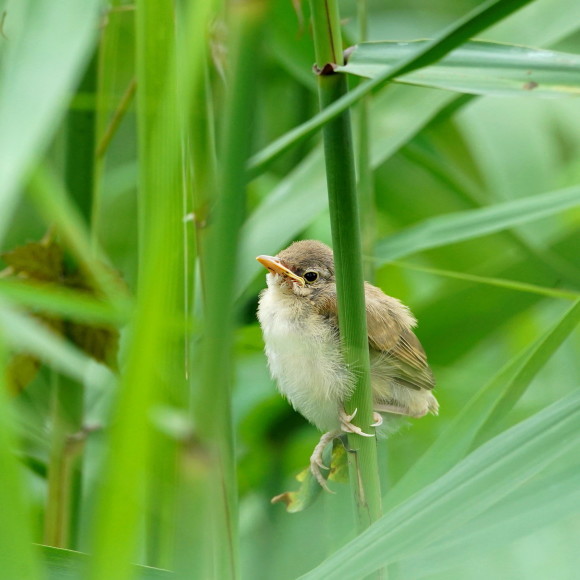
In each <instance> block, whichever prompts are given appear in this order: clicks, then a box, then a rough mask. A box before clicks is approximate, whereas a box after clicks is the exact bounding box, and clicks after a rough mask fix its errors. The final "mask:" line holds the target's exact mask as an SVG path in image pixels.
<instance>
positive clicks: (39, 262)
mask: <svg viewBox="0 0 580 580" xmlns="http://www.w3.org/2000/svg"><path fill="white" fill-rule="evenodd" d="M1 257H2V259H3V260H4V261H5V262H6V264H7V265H8V266H10V267H11V268H12V269H13V271H14V273H15V274H18V275H20V276H22V277H24V278H30V279H32V280H41V281H45V282H56V281H58V280H59V279H60V278H61V276H62V250H61V248H60V247H59V246H58V244H56V243H55V242H54V241H53V240H47V241H42V242H30V243H28V244H25V245H24V246H18V247H17V248H14V249H13V250H10V251H8V252H4V253H3V254H1Z"/></svg>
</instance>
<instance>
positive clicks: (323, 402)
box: [256, 240, 439, 489]
mask: <svg viewBox="0 0 580 580" xmlns="http://www.w3.org/2000/svg"><path fill="white" fill-rule="evenodd" d="M256 259H257V260H258V261H259V262H260V263H261V264H262V265H263V266H265V267H266V268H267V269H268V270H269V273H268V274H267V275H266V282H267V284H268V287H267V288H266V289H265V290H263V291H262V292H261V294H260V301H259V306H258V319H259V321H260V325H261V327H262V332H263V335H264V342H265V345H266V346H265V351H266V356H267V358H268V365H269V367H270V372H271V374H272V376H273V378H274V379H275V380H276V382H277V384H278V388H279V390H280V392H281V393H282V394H283V395H284V396H285V397H286V398H287V399H288V400H289V401H290V403H291V404H292V406H293V407H294V408H295V409H296V410H297V411H298V412H299V413H301V414H302V415H303V416H304V417H306V419H308V421H310V422H311V423H313V424H314V425H315V426H316V427H317V428H318V429H320V430H321V431H324V432H325V433H324V435H323V436H322V437H321V439H320V442H319V443H318V445H317V446H316V447H315V449H314V452H313V454H312V457H311V458H310V469H311V471H312V473H313V475H314V476H315V477H316V479H317V480H318V482H319V483H320V484H321V485H322V486H323V487H324V488H325V489H328V488H327V487H326V482H325V480H324V478H323V477H322V474H321V472H320V468H323V469H328V468H327V467H326V466H325V465H324V464H323V462H322V452H323V450H324V448H325V446H326V445H327V444H328V443H329V442H330V441H332V440H333V439H334V438H336V437H338V436H339V435H340V434H341V432H349V433H358V434H359V435H367V436H372V435H369V434H367V433H365V432H364V431H363V430H361V429H360V428H359V427H357V426H355V425H353V424H352V423H351V420H352V418H353V417H354V415H350V416H349V415H347V414H346V412H345V410H344V402H345V401H346V400H348V399H349V397H350V396H351V394H352V392H353V390H354V386H355V378H354V377H353V374H352V372H351V371H349V369H348V368H347V366H346V364H345V362H344V359H343V355H342V348H341V342H340V334H339V326H338V325H339V321H338V308H337V301H336V280H335V275H334V257H333V253H332V250H331V249H330V248H329V247H328V246H326V245H325V244H323V243H322V242H319V241H316V240H305V241H301V242H295V243H293V244H292V245H291V246H289V247H288V248H286V249H285V250H283V251H282V252H280V253H279V254H278V255H277V256H258V257H257V258H256ZM365 301H366V313H367V327H368V338H369V350H370V362H371V386H372V394H373V409H374V411H375V413H374V423H373V424H372V426H373V427H376V426H379V425H381V424H382V422H383V414H386V415H388V414H396V415H406V416H409V417H422V416H423V415H425V414H427V413H428V412H431V413H433V414H437V412H438V409H439V405H438V403H437V399H435V397H434V396H433V394H432V392H431V390H432V389H433V387H434V386H435V381H434V379H433V374H432V372H431V369H430V368H429V365H428V364H427V358H426V356H425V351H424V350H423V347H422V346H421V343H420V342H419V340H418V339H417V337H416V336H415V335H414V334H413V331H412V328H413V327H414V326H415V325H416V323H417V321H416V320H415V318H414V317H413V315H412V314H411V312H410V311H409V309H408V308H407V307H406V306H405V305H403V304H402V303H401V302H400V301H399V300H397V299H396V298H392V297H391V296H387V295H386V294H385V293H384V292H383V291H382V290H381V289H380V288H377V287H376V286H372V285H371V284H369V283H368V282H365Z"/></svg>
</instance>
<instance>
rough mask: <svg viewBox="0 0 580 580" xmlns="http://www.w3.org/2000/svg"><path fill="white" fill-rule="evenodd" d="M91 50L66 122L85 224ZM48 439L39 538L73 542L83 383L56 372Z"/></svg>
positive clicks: (76, 197)
mask: <svg viewBox="0 0 580 580" xmlns="http://www.w3.org/2000/svg"><path fill="white" fill-rule="evenodd" d="M96 81H97V66H96V53H95V54H94V55H93V57H92V58H91V60H90V61H89V63H88V66H87V69H86V71H85V73H84V75H83V77H82V79H81V81H80V83H79V86H78V88H77V92H76V97H77V99H76V100H77V103H78V105H79V107H78V108H76V109H72V110H71V111H70V112H69V114H68V118H67V125H66V158H65V180H66V181H65V183H66V189H67V191H68V193H69V195H70V196H71V198H72V200H73V201H74V203H75V205H76V206H77V208H78V209H79V214H80V215H81V216H82V218H83V220H84V222H85V224H86V225H87V226H88V225H89V224H90V223H91V210H92V206H93V202H92V194H93V183H94V176H95V129H96V124H95V123H96V115H95V90H96ZM52 378H53V380H52V386H51V387H52V391H53V392H52V408H51V424H52V440H51V452H50V460H49V465H48V493H47V506H46V516H45V526H44V542H45V543H46V544H47V545H49V546H55V547H59V548H76V547H77V538H76V532H77V531H78V523H79V522H78V518H79V511H80V497H81V471H80V465H81V462H80V453H79V449H80V447H78V446H74V452H73V449H72V447H71V446H70V445H69V444H68V441H69V440H70V437H71V436H73V435H74V434H75V433H77V432H79V431H80V430H81V429H82V425H83V417H84V388H83V385H81V384H80V383H78V382H77V381H72V380H70V379H68V378H66V377H64V376H62V375H60V374H58V373H56V372H53V375H52Z"/></svg>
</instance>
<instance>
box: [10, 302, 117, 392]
mask: <svg viewBox="0 0 580 580" xmlns="http://www.w3.org/2000/svg"><path fill="white" fill-rule="evenodd" d="M0 326H1V327H2V328H3V329H4V330H3V331H4V336H5V340H6V342H7V344H8V345H10V346H11V347H12V348H13V349H14V350H16V351H23V352H26V353H29V354H32V355H34V356H35V357H37V358H38V359H40V360H41V361H44V362H45V363H47V364H50V365H52V366H53V367H54V368H56V369H57V370H59V371H60V372H62V373H64V374H66V375H68V376H69V377H71V378H73V379H76V380H77V381H81V382H85V381H87V380H96V382H97V383H98V384H101V381H103V380H105V379H106V378H107V377H109V376H110V373H109V371H107V370H106V369H105V367H100V369H101V371H102V372H101V373H99V375H98V376H97V377H96V376H95V375H94V373H93V372H92V371H91V372H89V369H90V367H91V366H92V365H93V364H94V363H93V361H92V360H91V359H90V358H89V357H88V356H87V355H85V354H84V353H83V352H82V351H80V350H79V349H77V348H76V347H75V346H73V345H72V344H70V343H69V342H67V341H65V340H64V339H63V338H62V337H60V336H58V335H57V334H55V333H54V332H52V331H50V330H48V329H47V328H46V327H45V326H43V325H42V324H41V323H40V322H37V321H36V320H35V319H33V318H32V317H30V316H28V315H26V314H23V313H20V312H18V311H16V310H13V309H11V308H9V307H8V305H7V304H0ZM91 377H92V378H91ZM95 377H96V378H95Z"/></svg>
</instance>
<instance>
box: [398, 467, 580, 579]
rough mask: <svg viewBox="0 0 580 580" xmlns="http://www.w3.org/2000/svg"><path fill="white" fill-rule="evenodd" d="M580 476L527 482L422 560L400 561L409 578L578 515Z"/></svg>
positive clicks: (573, 470)
mask: <svg viewBox="0 0 580 580" xmlns="http://www.w3.org/2000/svg"><path fill="white" fill-rule="evenodd" d="M579 506H580V472H579V470H578V468H577V467H576V466H572V467H570V468H568V469H566V470H564V471H561V470H557V471H555V472H552V471H550V472H549V473H548V474H547V475H544V476H543V477H541V478H538V479H534V480H533V481H532V482H530V483H528V484H525V485H524V486H522V487H521V488H520V489H518V490H517V491H516V492H515V493H513V494H511V495H509V496H508V497H507V498H506V499H505V500H503V501H501V502H500V503H499V504H498V505H496V506H494V507H493V508H491V509H490V510H489V511H488V512H486V513H484V514H483V515H481V516H479V517H477V518H475V520H473V522H470V523H469V524H467V525H465V526H463V527H462V528H460V529H459V530H457V532H456V533H455V534H453V536H452V537H448V538H446V539H445V540H443V541H441V542H435V543H434V544H433V545H432V546H430V547H428V548H426V549H425V550H424V551H422V553H421V554H420V555H418V556H414V557H413V558H410V559H408V560H404V561H403V562H401V563H400V568H399V572H400V574H401V575H402V576H403V577H406V578H415V577H418V576H419V575H420V576H421V577H422V576H424V575H425V572H426V571H428V573H429V574H436V573H437V572H444V571H445V570H447V569H448V568H449V567H450V566H452V565H454V564H456V563H461V562H463V561H465V560H466V559H467V558H469V556H471V555H473V556H476V555H481V554H485V553H486V552H488V551H491V550H493V549H496V548H501V547H505V546H508V545H509V544H510V543H511V542H514V541H516V540H518V539H520V538H523V537H526V536H528V535H530V534H533V533H534V532H536V531H538V530H541V529H542V528H544V527H546V526H549V525H553V524H555V523H557V522H559V521H561V520H564V519H570V517H573V516H575V515H576V514H578V511H579Z"/></svg>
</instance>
